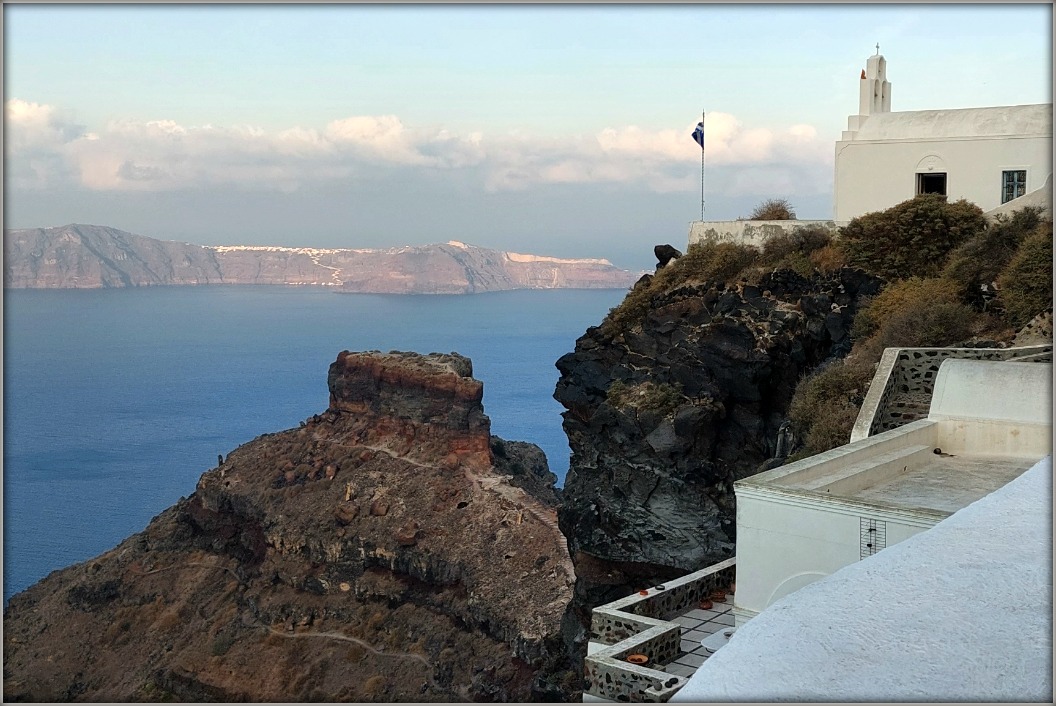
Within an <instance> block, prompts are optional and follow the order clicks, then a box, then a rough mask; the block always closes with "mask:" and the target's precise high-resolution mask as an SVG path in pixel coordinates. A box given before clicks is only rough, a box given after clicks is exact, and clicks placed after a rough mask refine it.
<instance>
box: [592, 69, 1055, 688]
mask: <svg viewBox="0 0 1056 706" xmlns="http://www.w3.org/2000/svg"><path fill="white" fill-rule="evenodd" d="M859 81H860V83H859V86H860V101H859V106H858V113H857V114H856V115H851V116H850V117H849V119H848V125H847V130H846V131H845V132H844V133H843V135H842V137H841V139H840V140H839V141H837V143H836V146H835V150H836V159H835V179H834V209H833V210H834V214H833V220H832V221H820V222H819V221H795V220H789V221H750V220H741V221H725V222H715V221H697V222H694V223H692V224H691V225H690V232H689V242H690V244H693V243H696V242H704V241H712V242H714V241H730V242H738V243H745V244H751V245H760V244H762V243H763V242H765V241H766V239H767V238H769V237H772V236H774V235H777V234H780V233H789V232H792V231H793V230H794V229H795V228H797V227H801V226H805V225H806V226H818V225H821V226H823V227H828V228H833V229H834V228H836V227H838V226H842V225H845V224H846V223H847V221H849V220H850V219H852V218H855V217H857V216H861V215H863V214H865V213H869V212H873V211H878V210H883V209H886V208H889V207H891V206H894V205H896V204H898V203H900V202H902V201H905V200H907V199H911V198H913V196H915V195H917V194H928V193H937V194H941V195H944V196H946V197H948V198H949V199H950V200H951V201H953V200H959V199H965V200H968V201H970V202H973V203H975V204H977V205H978V206H979V207H980V208H982V209H983V211H984V212H986V215H987V216H988V217H990V218H994V217H996V216H997V215H998V214H1010V213H1011V212H1012V211H1014V210H1017V209H1021V208H1023V207H1026V206H1033V207H1039V208H1041V209H1043V211H1044V212H1046V214H1047V217H1049V218H1051V212H1052V104H1051V103H1048V104H1042V105H1016V106H998V107H986V108H972V109H957V110H926V111H911V112H892V111H891V105H892V100H891V82H890V81H889V80H888V78H887V62H886V60H885V59H884V57H883V56H882V55H880V54H879V51H877V54H875V55H874V56H871V57H869V59H868V61H867V64H866V67H865V69H864V70H863V71H862V73H861V77H860V79H859ZM1049 326H1050V327H1051V318H1050V319H1049ZM1051 454H1052V345H1051V339H1049V340H1048V341H1046V342H1043V343H1038V342H1037V341H1029V340H1026V341H1024V340H1017V341H1015V342H1014V343H1013V345H1012V346H1011V347H1008V348H986V349H981V348H926V349H925V348H903V349H897V348H889V349H887V350H886V351H885V353H884V355H883V358H882V359H881V361H880V363H879V366H878V367H877V370H876V373H875V375H874V377H873V380H872V383H871V385H870V387H869V392H868V394H867V396H866V399H865V403H864V404H863V406H862V409H861V411H860V413H859V416H858V419H857V421H856V423H855V426H854V431H853V433H852V434H851V438H850V439H849V443H847V444H846V445H844V446H841V447H839V448H836V449H832V450H831V451H827V452H824V453H821V454H818V455H816V456H812V457H808V458H804V459H802V460H799V461H796V462H793V463H789V464H787V465H783V466H780V467H778V468H774V469H773V470H769V471H765V472H763V473H760V474H757V475H754V476H751V477H748V478H745V479H743V480H740V481H738V482H736V484H735V485H734V489H735V494H736V499H737V551H736V556H735V557H734V558H731V559H728V560H726V561H724V562H721V563H719V564H716V565H713V566H709V567H702V568H701V569H700V570H698V571H696V572H694V573H691V574H688V575H686V576H683V577H681V578H679V579H677V580H674V581H669V582H666V583H665V584H664V585H662V586H654V587H650V588H648V589H645V590H642V591H640V592H639V593H636V594H634V595H631V596H627V597H626V598H623V599H620V600H617V601H615V602H612V603H609V604H607V605H603V606H600V607H598V608H595V609H594V611H593V618H592V624H591V636H590V640H591V641H590V644H589V647H588V655H587V657H586V660H585V664H584V696H583V700H584V701H587V702H593V701H602V702H609V701H611V702H662V701H669V700H670V701H685V702H694V701H723V702H729V701H773V700H786V701H819V700H820V701H873V702H875V701H950V700H952V701H1042V702H1051V701H1052V694H1053V691H1052V666H1053V664H1052V632H1053V631H1052V568H1051V563H1050V562H1051V556H1052V523H1051V520H1052V507H1051V504H1050V501H1051V497H1052V459H1051Z"/></svg>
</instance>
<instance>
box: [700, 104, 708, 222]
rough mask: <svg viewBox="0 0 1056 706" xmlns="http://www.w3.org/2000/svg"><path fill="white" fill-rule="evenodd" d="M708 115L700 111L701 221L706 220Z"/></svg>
mask: <svg viewBox="0 0 1056 706" xmlns="http://www.w3.org/2000/svg"><path fill="white" fill-rule="evenodd" d="M706 115H707V113H705V112H704V111H703V110H702V111H700V127H701V130H700V220H701V221H703V220H704V151H705V150H704V118H705V117H706Z"/></svg>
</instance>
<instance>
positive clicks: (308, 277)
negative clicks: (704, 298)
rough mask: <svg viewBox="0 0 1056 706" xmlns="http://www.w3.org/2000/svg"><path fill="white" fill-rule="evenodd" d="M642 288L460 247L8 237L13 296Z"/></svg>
mask: <svg viewBox="0 0 1056 706" xmlns="http://www.w3.org/2000/svg"><path fill="white" fill-rule="evenodd" d="M634 279H635V275H634V274H632V273H630V272H627V271H625V270H621V269H619V268H617V267H614V266H613V265H612V263H610V262H609V261H608V260H601V259H561V258H554V257H545V256H540V255H525V254H520V253H513V252H503V251H499V250H489V249H487V248H479V247H476V246H473V245H466V244H465V243H459V242H457V241H451V242H449V243H446V244H443V245H425V246H420V247H402V248H390V249H385V250H369V249H352V248H330V249H321V248H287V247H268V246H212V247H206V246H201V245H191V244H188V243H176V242H170V241H160V240H154V239H152V238H145V237H143V236H139V235H133V234H132V233H126V232H124V231H120V230H115V229H113V228H106V227H103V226H90V225H76V224H73V225H67V226H62V227H60V228H33V229H25V230H9V231H5V232H4V286H5V287H11V288H98V287H143V286H154V285H191V284H284V285H314V286H328V287H332V288H334V289H336V290H338V291H342V292H350V293H377V294H472V293H477V292H494V291H503V290H509V289H559V288H572V289H606V288H624V287H628V286H630V285H631V283H632V282H634Z"/></svg>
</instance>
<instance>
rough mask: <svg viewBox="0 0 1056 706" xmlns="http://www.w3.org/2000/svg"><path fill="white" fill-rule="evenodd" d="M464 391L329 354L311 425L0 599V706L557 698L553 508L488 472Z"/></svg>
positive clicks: (403, 359) (219, 471) (433, 373)
mask: <svg viewBox="0 0 1056 706" xmlns="http://www.w3.org/2000/svg"><path fill="white" fill-rule="evenodd" d="M471 375H472V366H471V363H470V361H469V360H468V359H466V358H464V357H462V356H459V355H456V354H451V355H438V354H433V355H430V356H421V355H417V354H410V353H392V354H381V353H377V352H370V353H349V352H342V353H341V354H340V355H339V356H338V358H337V360H336V361H335V362H334V363H333V364H332V365H331V367H330V373H329V386H330V406H329V408H328V409H327V410H326V411H324V412H323V413H321V414H317V415H313V416H312V417H311V418H309V419H307V420H306V421H305V422H304V423H303V424H302V425H301V426H300V428H297V429H291V430H288V431H284V432H280V433H276V434H265V435H264V436H261V437H259V438H257V439H255V440H254V441H251V442H249V443H247V444H245V445H243V446H240V447H239V448H237V449H235V450H234V451H232V452H231V453H230V454H229V455H228V456H227V457H226V458H225V459H223V460H222V462H221V463H220V464H219V465H218V466H217V467H216V468H214V469H211V470H209V471H207V472H206V473H205V474H204V475H203V476H202V477H201V479H200V481H199V482H198V486H197V488H196V489H195V491H194V493H193V494H192V495H191V496H190V497H188V498H185V499H181V500H180V501H179V502H178V503H177V504H176V505H175V506H173V507H172V508H169V509H168V510H166V511H165V512H163V513H161V514H160V515H159V516H158V517H156V518H155V519H154V520H153V521H152V522H151V523H150V525H149V526H148V527H147V528H146V529H145V530H144V531H143V532H141V533H139V534H137V535H135V536H133V537H130V538H129V539H127V540H126V541H124V542H123V543H122V544H121V545H119V546H118V547H116V548H114V549H113V550H111V551H109V552H107V553H105V554H103V555H102V556H99V557H97V558H95V559H92V560H90V561H88V562H85V563H83V564H79V565H76V566H72V567H69V568H67V569H64V570H62V571H58V572H54V573H53V574H51V575H50V576H49V577H47V578H45V579H44V580H42V581H41V582H39V583H37V584H36V585H34V586H32V587H31V588H29V589H28V590H26V591H24V592H22V593H20V594H18V595H16V596H14V597H12V599H11V600H10V603H9V605H8V608H7V610H6V611H5V613H4V664H5V670H4V697H5V700H8V701H12V700H34V701H41V700H43V701H53V700H72V699H77V700H91V701H141V700H173V699H174V700H179V701H186V700H210V701H237V700H250V701H288V702H303V701H309V700H322V701H460V700H474V701H525V700H531V699H533V698H544V699H547V700H559V699H565V698H572V697H574V696H575V694H576V693H577V692H576V689H577V688H578V685H577V684H575V683H574V682H573V681H572V680H571V673H570V672H567V669H566V668H567V666H568V664H567V658H566V655H565V654H564V652H563V646H562V645H561V642H560V638H559V629H560V623H561V619H562V615H563V613H564V610H565V608H566V605H567V603H568V601H569V599H570V597H571V592H572V584H573V580H574V574H573V568H572V565H571V563H570V561H569V558H568V554H567V548H566V545H565V542H564V538H563V537H562V536H561V534H560V532H559V530H558V529H557V522H556V519H557V518H556V513H555V510H554V508H553V506H552V505H551V504H548V502H547V501H548V500H550V499H551V498H552V496H553V488H552V487H550V488H546V483H545V474H542V473H539V472H538V470H539V469H537V468H536V469H534V470H532V471H531V473H532V474H534V475H535V476H536V479H537V480H536V485H538V487H539V488H540V490H541V491H548V492H541V493H540V494H541V495H542V496H543V499H539V498H538V497H535V496H533V495H532V494H531V493H530V492H527V491H526V490H525V489H523V488H520V487H516V486H515V485H513V484H511V482H510V477H509V476H507V475H506V474H504V473H503V472H502V470H501V464H500V465H493V463H492V457H493V454H495V451H493V449H495V448H496V445H500V444H501V447H502V453H503V454H505V455H506V456H507V457H510V456H512V455H513V454H511V453H510V451H509V449H510V448H511V447H512V446H513V442H502V441H501V440H498V439H497V437H492V436H491V435H490V424H489V421H488V418H487V417H486V416H485V415H484V412H483V409H482V407H481V393H482V385H481V383H480V382H479V381H477V380H474V379H473V378H472V377H471ZM539 453H540V454H541V452H539ZM536 460H538V459H536ZM546 473H549V471H546ZM562 674H564V675H565V676H564V678H562Z"/></svg>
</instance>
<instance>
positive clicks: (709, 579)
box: [583, 558, 737, 702]
mask: <svg viewBox="0 0 1056 706" xmlns="http://www.w3.org/2000/svg"><path fill="white" fill-rule="evenodd" d="M736 568H737V567H736V558H732V559H727V560H726V561H723V562H720V563H718V564H714V565H712V566H709V567H707V568H706V569H701V570H700V571H695V572H693V573H691V574H687V575H685V576H682V577H679V578H677V579H674V580H673V581H669V582H667V583H665V584H662V585H660V586H654V587H653V588H650V589H647V590H645V591H642V592H639V593H635V594H632V595H630V596H626V597H625V598H621V599H619V600H617V601H613V602H612V603H607V604H606V605H603V606H599V607H598V608H595V609H594V611H593V613H592V620H591V641H593V642H600V643H603V644H605V645H608V647H606V648H604V649H602V650H600V651H598V652H595V653H593V654H591V655H588V656H587V658H586V660H585V662H584V665H583V679H584V684H583V691H584V693H588V694H591V695H593V696H597V697H601V698H605V699H610V700H612V701H625V702H662V701H667V700H668V699H669V698H670V697H671V696H672V695H673V694H674V693H675V692H676V691H678V690H679V689H680V688H682V686H683V685H684V684H685V683H686V682H687V679H685V678H684V677H678V676H675V675H672V674H668V673H666V672H662V671H660V670H659V669H655V668H651V667H650V666H644V665H636V664H631V663H630V662H628V661H627V656H628V655H632V654H643V655H646V656H647V657H649V664H650V665H656V666H659V667H661V668H662V667H663V666H664V665H666V664H667V663H669V662H671V661H673V660H674V659H675V658H676V657H678V655H679V650H680V645H681V637H682V626H681V625H679V624H678V623H675V622H670V621H668V620H664V619H663V618H664V617H666V616H671V615H674V614H677V613H680V612H683V611H685V610H686V609H688V608H690V607H692V606H695V605H696V604H698V603H700V601H702V600H704V599H705V598H707V597H708V596H709V595H710V594H711V592H712V591H714V590H716V589H721V590H728V589H729V587H730V586H731V584H733V582H734V580H735V578H736Z"/></svg>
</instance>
